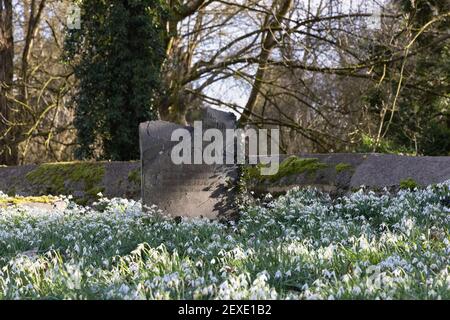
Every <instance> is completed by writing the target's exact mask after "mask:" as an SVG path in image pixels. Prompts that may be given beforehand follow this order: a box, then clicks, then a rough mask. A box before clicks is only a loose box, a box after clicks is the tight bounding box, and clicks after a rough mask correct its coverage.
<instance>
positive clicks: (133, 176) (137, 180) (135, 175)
mask: <svg viewBox="0 0 450 320" xmlns="http://www.w3.org/2000/svg"><path fill="white" fill-rule="evenodd" d="M128 181H129V182H131V183H134V184H136V185H140V184H141V169H139V168H138V169H134V170H131V171H130V172H129V173H128Z"/></svg>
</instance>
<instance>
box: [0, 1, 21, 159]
mask: <svg viewBox="0 0 450 320" xmlns="http://www.w3.org/2000/svg"><path fill="white" fill-rule="evenodd" d="M13 59H14V37H13V6H12V0H0V164H6V165H16V164H18V160H19V159H18V158H19V157H18V154H19V152H18V146H17V144H16V143H15V139H14V136H15V135H14V130H13V128H14V126H13V124H14V112H13V110H12V106H13V102H12V101H10V100H8V98H7V94H8V93H9V92H11V87H12V83H13V76H14V65H13ZM10 129H11V130H10Z"/></svg>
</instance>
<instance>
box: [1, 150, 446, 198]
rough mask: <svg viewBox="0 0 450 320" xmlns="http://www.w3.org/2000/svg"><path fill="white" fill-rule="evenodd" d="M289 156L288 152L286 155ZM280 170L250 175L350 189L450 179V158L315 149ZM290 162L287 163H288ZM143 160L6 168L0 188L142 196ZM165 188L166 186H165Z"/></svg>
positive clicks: (275, 185)
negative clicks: (317, 150)
mask: <svg viewBox="0 0 450 320" xmlns="http://www.w3.org/2000/svg"><path fill="white" fill-rule="evenodd" d="M287 158H288V157H287V156H282V158H281V159H282V160H286V159H287ZM290 159H291V160H290V161H287V162H286V161H285V162H284V163H282V164H281V167H280V173H279V174H278V175H277V176H275V177H273V178H270V177H269V178H267V177H262V176H259V175H258V172H259V171H258V170H257V168H255V167H246V168H245V169H244V170H243V172H244V178H245V179H244V180H245V182H246V184H247V186H248V189H249V190H251V191H255V192H256V193H266V192H272V193H275V194H276V193H284V192H285V191H286V190H288V189H289V188H291V187H294V186H315V187H318V188H320V189H322V190H325V191H329V192H337V193H342V192H344V193H345V192H348V191H353V190H355V189H357V188H359V187H360V186H361V185H365V186H368V187H370V188H372V189H381V188H383V187H399V186H400V185H401V184H405V185H406V186H409V185H411V184H412V185H414V184H417V185H419V186H426V185H429V184H433V183H440V182H444V181H446V180H450V157H407V156H396V155H385V154H314V155H298V156H294V157H293V156H291V157H290ZM286 163H287V165H286ZM140 167H141V164H140V162H97V163H91V162H70V163H56V164H45V165H27V166H17V167H0V191H2V192H4V193H8V194H10V195H16V194H18V195H24V196H39V195H48V194H52V195H59V194H66V195H69V194H70V195H73V196H74V197H75V198H77V199H79V201H80V202H81V203H84V202H90V201H92V199H94V198H95V195H96V194H97V193H98V192H102V193H103V195H105V196H107V197H124V198H129V199H135V200H137V199H140V197H141V170H140ZM161 191H162V192H164V190H161Z"/></svg>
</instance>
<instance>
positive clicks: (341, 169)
mask: <svg viewBox="0 0 450 320" xmlns="http://www.w3.org/2000/svg"><path fill="white" fill-rule="evenodd" d="M335 169H336V172H337V173H341V172H344V171H347V170H352V169H353V166H352V165H351V164H350V163H345V162H341V163H338V164H337V165H336V166H335Z"/></svg>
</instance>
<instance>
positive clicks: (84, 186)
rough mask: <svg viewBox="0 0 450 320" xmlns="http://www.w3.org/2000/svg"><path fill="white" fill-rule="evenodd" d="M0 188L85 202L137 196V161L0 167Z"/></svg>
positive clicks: (139, 177)
mask: <svg viewBox="0 0 450 320" xmlns="http://www.w3.org/2000/svg"><path fill="white" fill-rule="evenodd" d="M0 191H2V192H3V193H6V194H9V195H11V196H13V195H23V196H39V195H49V194H51V195H72V196H73V197H74V198H75V199H76V200H77V201H78V202H79V203H89V202H92V201H93V200H95V199H96V198H97V194H98V193H99V192H101V193H102V194H103V195H104V196H106V197H123V198H129V199H135V200H137V199H139V198H140V193H141V173H140V162H138V161H135V162H65V163H49V164H42V165H26V166H16V167H0Z"/></svg>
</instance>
